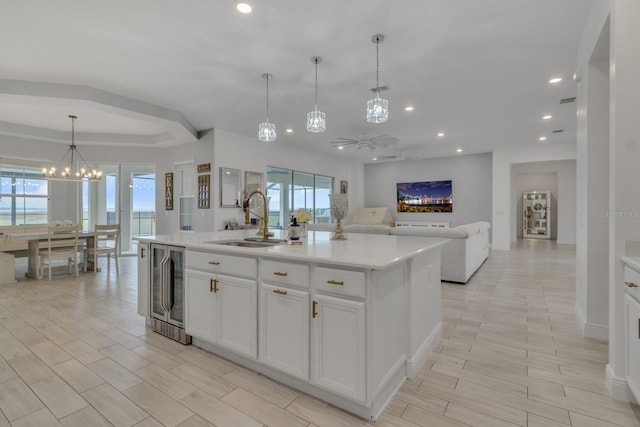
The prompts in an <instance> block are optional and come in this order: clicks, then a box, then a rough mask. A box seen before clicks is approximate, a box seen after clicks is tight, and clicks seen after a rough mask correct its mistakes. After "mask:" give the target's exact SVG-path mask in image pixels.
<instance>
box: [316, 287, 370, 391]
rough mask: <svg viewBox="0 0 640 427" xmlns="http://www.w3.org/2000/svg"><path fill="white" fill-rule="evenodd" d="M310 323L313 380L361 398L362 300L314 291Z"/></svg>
mask: <svg viewBox="0 0 640 427" xmlns="http://www.w3.org/2000/svg"><path fill="white" fill-rule="evenodd" d="M311 323H312V326H311V327H312V329H313V336H312V347H311V355H312V356H311V357H312V362H311V363H312V367H313V369H312V371H311V381H312V383H313V384H315V385H317V386H320V387H323V388H326V389H328V390H331V391H333V392H335V393H339V394H341V395H343V396H346V397H349V398H351V399H354V400H357V401H359V402H364V401H365V398H366V394H365V306H364V302H359V301H351V300H347V299H343V298H334V297H330V296H326V295H319V294H315V295H314V296H313V301H312V319H311Z"/></svg>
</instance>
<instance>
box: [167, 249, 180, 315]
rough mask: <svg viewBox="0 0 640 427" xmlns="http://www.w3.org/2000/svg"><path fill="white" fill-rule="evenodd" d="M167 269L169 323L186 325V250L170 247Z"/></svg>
mask: <svg viewBox="0 0 640 427" xmlns="http://www.w3.org/2000/svg"><path fill="white" fill-rule="evenodd" d="M168 250H169V258H168V260H167V263H166V268H167V274H166V277H167V289H166V295H167V298H166V300H167V301H166V306H167V307H166V308H167V314H168V319H167V321H168V322H169V323H172V324H174V325H176V326H180V327H182V326H183V324H184V250H183V249H182V248H176V247H171V246H169V249H168Z"/></svg>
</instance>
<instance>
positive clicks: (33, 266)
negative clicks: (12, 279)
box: [6, 230, 100, 279]
mask: <svg viewBox="0 0 640 427" xmlns="http://www.w3.org/2000/svg"><path fill="white" fill-rule="evenodd" d="M95 236H96V232H95V231H94V230H82V231H80V232H79V233H78V239H83V240H84V241H85V242H86V245H88V246H90V245H92V244H93V239H94V238H95ZM6 237H7V238H8V239H10V240H26V241H27V242H28V246H27V271H26V273H25V274H24V275H25V276H26V277H29V278H31V279H42V277H43V275H42V271H41V270H40V246H41V245H40V243H41V242H43V241H44V242H46V241H47V239H48V238H49V233H47V232H45V231H43V232H35V233H7V234H6ZM90 261H91V260H83V262H90ZM95 271H100V268H96V269H95Z"/></svg>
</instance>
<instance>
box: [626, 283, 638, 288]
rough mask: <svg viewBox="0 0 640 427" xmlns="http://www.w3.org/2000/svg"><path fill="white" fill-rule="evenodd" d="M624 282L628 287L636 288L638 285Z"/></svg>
mask: <svg viewBox="0 0 640 427" xmlns="http://www.w3.org/2000/svg"><path fill="white" fill-rule="evenodd" d="M624 284H625V285H627V286H628V287H630V288H637V287H638V285H636V284H635V283H633V282H624Z"/></svg>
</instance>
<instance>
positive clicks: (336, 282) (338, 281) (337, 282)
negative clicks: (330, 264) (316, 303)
mask: <svg viewBox="0 0 640 427" xmlns="http://www.w3.org/2000/svg"><path fill="white" fill-rule="evenodd" d="M327 283H328V284H330V285H338V286H342V285H344V282H343V281H342V280H327Z"/></svg>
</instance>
